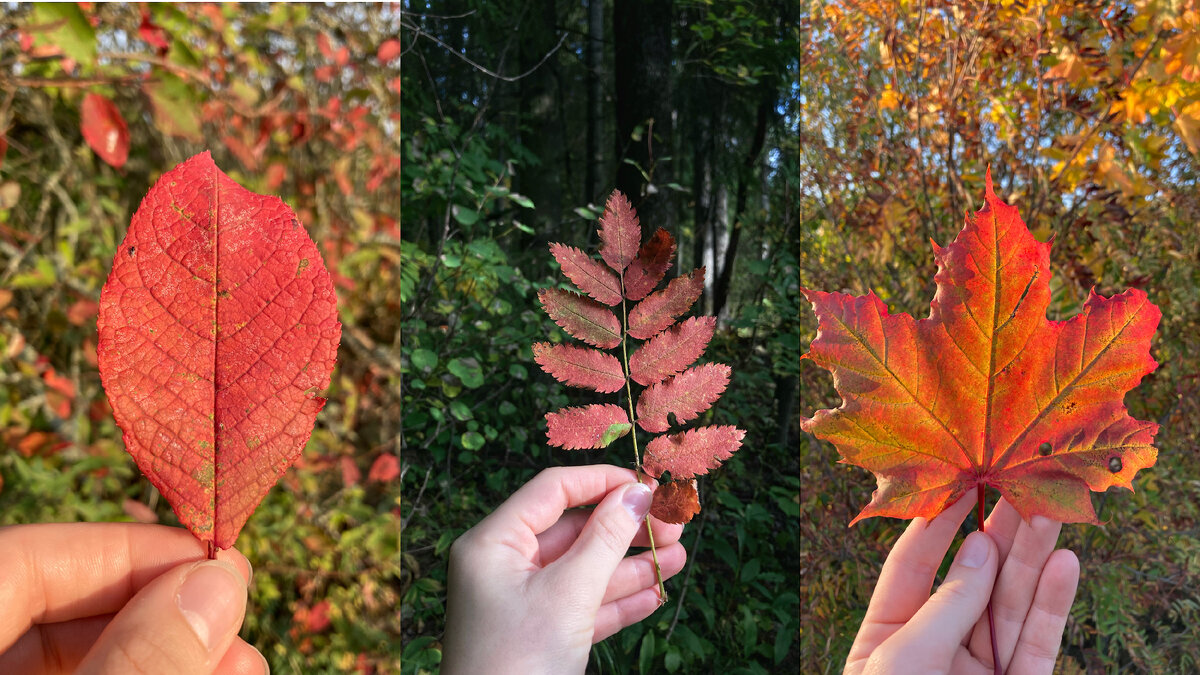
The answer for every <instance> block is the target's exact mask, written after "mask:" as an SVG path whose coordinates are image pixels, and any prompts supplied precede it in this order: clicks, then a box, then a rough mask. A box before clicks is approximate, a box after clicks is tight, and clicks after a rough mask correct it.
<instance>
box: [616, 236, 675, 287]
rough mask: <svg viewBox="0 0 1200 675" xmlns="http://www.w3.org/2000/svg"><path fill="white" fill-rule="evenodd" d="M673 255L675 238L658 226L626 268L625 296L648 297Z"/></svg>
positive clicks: (661, 277) (660, 279)
mask: <svg viewBox="0 0 1200 675" xmlns="http://www.w3.org/2000/svg"><path fill="white" fill-rule="evenodd" d="M673 255H675V238H674V237H672V236H671V234H670V233H669V232H667V231H666V230H664V229H662V228H661V227H660V228H658V229H657V230H655V232H654V235H653V236H651V237H650V238H649V239H647V240H646V243H644V244H642V247H641V248H640V249H638V255H637V258H636V259H634V261H633V262H632V263H630V264H629V268H628V269H626V270H625V277H624V281H625V297H626V298H629V299H630V300H641V299H642V298H644V297H646V295H647V294H649V293H650V291H652V290H654V287H655V286H657V285H658V282H660V281H662V279H663V275H665V274H666V273H667V270H668V269H670V267H671V256H673ZM611 304H616V303H611Z"/></svg>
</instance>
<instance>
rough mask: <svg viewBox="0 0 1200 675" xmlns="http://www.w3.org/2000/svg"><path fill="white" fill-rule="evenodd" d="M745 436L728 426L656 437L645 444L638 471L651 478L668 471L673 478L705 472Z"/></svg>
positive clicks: (742, 432) (719, 464)
mask: <svg viewBox="0 0 1200 675" xmlns="http://www.w3.org/2000/svg"><path fill="white" fill-rule="evenodd" d="M745 437H746V432H745V431H742V430H741V429H738V428H737V427H734V426H730V425H722V426H716V427H699V428H697V429H689V430H687V431H684V432H681V433H678V434H671V435H669V436H659V437H658V438H655V439H654V440H652V441H650V442H649V443H647V444H646V454H645V456H644V457H643V458H642V470H643V471H645V472H646V473H647V474H649V475H651V476H653V477H655V478H658V477H659V476H661V475H662V473H663V472H664V471H670V472H671V478H672V479H674V480H680V479H684V478H692V477H694V476H699V475H702V474H706V473H708V470H709V469H715V468H717V467H719V466H721V462H722V461H724V460H726V459H729V458H730V457H731V456H732V455H733V453H735V452H737V450H738V448H740V447H742V439H743V438H745Z"/></svg>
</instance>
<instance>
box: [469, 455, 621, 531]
mask: <svg viewBox="0 0 1200 675" xmlns="http://www.w3.org/2000/svg"><path fill="white" fill-rule="evenodd" d="M635 480H637V474H636V473H634V472H633V471H632V470H630V469H622V468H621V467H617V466H612V465H610V464H590V465H588V466H556V467H551V468H549V469H544V470H543V471H542V472H541V473H539V474H538V475H536V476H534V477H533V479H532V480H530V481H529V482H528V483H526V484H525V485H522V486H521V488H520V489H519V490H517V491H516V492H514V493H513V494H512V496H511V497H509V498H508V499H507V500H505V502H504V503H503V504H501V505H500V506H499V507H497V508H496V510H495V511H493V512H492V513H491V514H489V515H488V517H487V518H484V519H483V520H482V521H480V523H479V525H478V526H477V527H478V528H479V530H480V531H481V532H490V531H492V530H494V529H509V528H508V525H507V523H512V522H520V523H522V524H523V525H524V526H525V527H527V528H528V529H529V532H530V533H531V534H533V535H535V536H536V535H539V534H541V533H543V532H545V531H546V530H548V529H550V526H551V525H553V524H554V523H556V522H558V519H559V518H561V517H562V514H563V512H564V511H566V510H567V509H570V508H574V507H576V506H586V505H589V504H598V503H599V502H600V500H602V499H604V496H605V495H607V494H608V493H610V492H612V491H613V490H615V489H616V488H618V487H620V486H622V485H624V484H625V483H631V482H633V481H635Z"/></svg>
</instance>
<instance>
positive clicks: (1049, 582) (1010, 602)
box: [845, 497, 1079, 675]
mask: <svg viewBox="0 0 1200 675" xmlns="http://www.w3.org/2000/svg"><path fill="white" fill-rule="evenodd" d="M975 503H976V502H975V500H974V499H971V498H970V497H964V498H963V499H960V500H959V501H958V503H956V504H955V505H954V506H952V507H950V508H949V509H947V510H946V511H945V512H943V513H942V514H941V515H940V516H938V517H937V518H934V519H933V520H932V521H927V520H926V519H924V518H915V519H914V520H913V522H912V523H911V524H910V525H909V526H908V529H907V530H905V532H904V534H903V535H901V537H900V539H899V540H897V542H896V547H895V548H894V549H892V552H891V554H889V555H888V558H887V561H886V562H885V563H884V564H883V569H882V570H881V571H880V574H879V583H878V584H877V585H876V586H875V593H874V594H873V595H872V596H871V603H870V605H869V606H868V607H867V615H866V617H865V618H864V619H863V623H862V627H861V628H860V629H859V631H858V636H857V637H856V638H855V639H854V646H853V647H851V648H850V655H849V656H848V657H847V659H846V670H845V672H846V673H854V674H857V673H898V672H914V673H915V672H920V673H956V674H957V673H980V674H983V673H989V674H990V673H992V672H994V666H993V661H992V641H991V636H990V631H989V629H988V618H987V604H988V599H989V597H990V599H991V601H992V615H993V618H994V620H995V628H996V634H995V635H996V649H997V653H998V654H999V657H1000V665H1001V670H1002V671H1003V672H1009V673H1020V674H1022V675H1024V674H1026V673H1030V674H1036V673H1051V672H1053V670H1054V663H1055V660H1056V658H1057V656H1058V650H1059V647H1060V645H1061V643H1062V633H1063V627H1064V626H1065V625H1066V621H1067V614H1068V612H1069V611H1070V609H1071V602H1072V601H1074V599H1075V588H1076V586H1077V585H1078V583H1079V560H1078V559H1077V558H1076V557H1075V554H1074V553H1072V552H1071V551H1069V550H1065V549H1064V550H1057V551H1055V550H1054V544H1055V543H1056V542H1057V541H1058V533H1059V531H1060V530H1061V529H1062V523H1058V522H1055V521H1052V520H1050V519H1048V518H1043V517H1042V516H1034V517H1033V522H1032V523H1026V522H1024V521H1023V520H1021V517H1020V516H1019V515H1018V514H1017V511H1016V509H1014V508H1013V507H1012V506H1011V505H1009V504H1008V502H1006V501H1005V500H1003V499H1001V500H1000V501H999V502H998V503H997V504H996V507H995V508H994V509H992V513H991V515H990V516H988V519H987V521H986V523H985V525H984V530H985V532H986V534H985V533H984V532H972V533H971V534H970V535H968V536H967V538H966V541H964V542H963V545H962V548H961V549H959V552H958V554H957V555H956V556H955V559H954V563H953V564H952V565H951V566H950V571H949V572H947V574H946V580H945V581H944V582H942V585H941V586H939V587H938V590H937V592H936V593H934V594H933V596H932V597H931V596H930V595H929V590H930V588H931V587H932V586H933V580H934V576H935V575H936V574H937V570H938V567H939V565H940V564H941V562H942V558H943V557H944V556H945V554H946V550H947V549H948V548H949V546H950V542H951V541H952V540H953V539H954V535H955V533H956V532H957V531H958V525H959V524H960V523H961V522H962V521H963V519H964V518H965V517H966V515H967V513H968V512H969V511H970V510H971V507H972V506H973V505H974V504H975ZM997 569H999V570H1000V576H999V579H998V580H997V578H996V570H997ZM993 584H994V585H995V588H994V590H993Z"/></svg>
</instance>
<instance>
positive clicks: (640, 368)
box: [629, 316, 717, 386]
mask: <svg viewBox="0 0 1200 675" xmlns="http://www.w3.org/2000/svg"><path fill="white" fill-rule="evenodd" d="M716 327H717V318H716V317H714V316H694V317H692V318H690V319H688V320H687V321H684V322H683V323H680V324H679V325H677V326H673V327H672V328H671V329H670V330H667V331H665V332H663V333H660V334H659V335H658V336H656V337H655V338H654V339H652V340H650V341H649V342H647V343H646V344H644V345H642V348H641V349H639V350H637V351H636V352H634V354H633V356H631V357H629V376H630V377H632V378H633V381H634V382H637V383H638V384H640V385H642V386H650V385H652V384H654V383H655V382H662V381H663V380H665V379H667V378H668V377H670V376H672V375H674V374H675V373H678V372H680V371H682V370H683V369H684V368H687V367H688V366H690V365H692V364H693V363H695V361H696V359H698V358H700V355H701V354H703V353H704V348H705V347H707V346H708V341H709V340H711V339H712V336H713V331H714V330H715V329H716Z"/></svg>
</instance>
